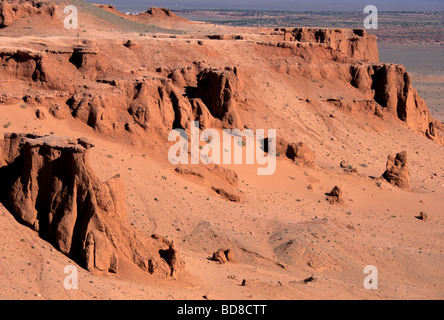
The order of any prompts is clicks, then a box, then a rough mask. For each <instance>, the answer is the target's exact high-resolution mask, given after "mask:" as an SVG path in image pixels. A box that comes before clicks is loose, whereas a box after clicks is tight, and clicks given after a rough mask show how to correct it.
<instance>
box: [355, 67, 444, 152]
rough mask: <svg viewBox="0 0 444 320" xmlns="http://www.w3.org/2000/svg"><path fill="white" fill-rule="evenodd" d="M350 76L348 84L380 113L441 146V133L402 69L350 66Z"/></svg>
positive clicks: (440, 128) (442, 131)
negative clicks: (385, 113)
mask: <svg viewBox="0 0 444 320" xmlns="http://www.w3.org/2000/svg"><path fill="white" fill-rule="evenodd" d="M350 73H351V84H352V85H353V86H354V87H356V88H358V89H360V90H361V91H362V92H363V93H364V94H366V95H368V96H369V97H372V98H373V99H374V100H375V101H376V102H377V103H378V104H379V105H380V106H382V108H383V110H386V111H388V112H389V113H390V114H392V115H393V116H395V117H396V118H398V119H400V120H401V121H403V122H404V123H405V124H406V125H407V126H408V127H409V128H410V129H412V130H414V131H416V132H419V133H421V134H424V135H426V136H427V137H428V138H430V139H432V140H434V141H436V142H438V143H442V141H443V140H444V138H443V137H444V130H443V129H442V126H440V125H439V123H438V122H437V121H436V120H434V119H433V117H432V115H431V113H430V111H429V109H428V108H427V105H426V104H425V102H424V100H423V99H422V98H421V97H420V96H419V95H418V92H417V91H416V90H415V89H414V88H413V86H412V83H411V79H410V76H409V74H408V73H407V72H406V70H405V68H404V66H401V65H395V64H358V65H352V67H351V71H350Z"/></svg>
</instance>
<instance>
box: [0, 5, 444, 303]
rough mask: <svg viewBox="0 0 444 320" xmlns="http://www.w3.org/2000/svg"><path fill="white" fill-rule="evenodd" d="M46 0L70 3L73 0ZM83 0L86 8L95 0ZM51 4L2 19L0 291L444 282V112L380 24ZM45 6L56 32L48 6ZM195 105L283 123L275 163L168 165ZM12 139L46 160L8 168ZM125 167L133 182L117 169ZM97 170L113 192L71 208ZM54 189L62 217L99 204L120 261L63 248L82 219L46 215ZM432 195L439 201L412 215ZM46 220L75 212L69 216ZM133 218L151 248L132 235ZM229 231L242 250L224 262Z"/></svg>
mask: <svg viewBox="0 0 444 320" xmlns="http://www.w3.org/2000/svg"><path fill="white" fill-rule="evenodd" d="M50 3H51V4H53V5H55V10H56V11H55V12H60V10H61V3H59V2H56V1H50ZM79 3H80V2H79ZM80 6H81V8H82V10H85V11H84V12H86V13H87V14H91V15H93V14H95V12H96V11H95V10H101V9H100V8H97V7H95V6H92V7H93V8H94V9H91V7H90V6H88V5H85V4H83V3H82V4H80ZM58 10H59V11H58ZM31 11H32V10H31ZM102 11H103V10H102ZM48 12H49V14H46V15H45V14H44V15H42V14H38V13H37V15H35V16H34V13H32V12H31V17H30V18H29V19H30V21H33V22H32V23H33V24H32V26H33V29H23V26H24V25H23V24H21V23H25V21H20V19H18V20H14V21H12V22H11V23H9V22H8V26H5V27H4V28H1V29H0V39H1V45H0V150H1V152H0V166H1V168H0V170H1V173H2V175H0V176H1V177H2V181H0V183H1V188H0V191H1V193H2V196H4V195H6V196H5V197H3V198H2V200H1V202H2V205H0V227H1V229H2V232H0V243H1V246H0V248H1V249H0V297H1V298H5V299H10V298H12V299H21V298H23V299H56V298H62V299H117V298H120V299H203V296H206V297H207V298H210V299H337V298H340V299H411V298H413V299H427V298H429V299H430V298H431V299H442V298H444V292H443V289H442V288H444V275H443V272H442V261H443V252H442V250H443V247H444V243H443V241H444V237H443V235H444V216H443V215H444V212H443V210H442V208H443V206H444V201H443V199H444V188H443V187H444V170H443V169H444V160H443V159H444V147H443V145H442V144H443V139H442V136H443V125H442V123H440V122H439V121H436V120H435V119H433V118H432V116H431V114H430V112H429V110H428V108H427V106H426V105H425V103H424V101H423V100H422V99H421V97H420V96H419V95H418V93H417V92H416V90H415V89H414V88H413V86H412V85H411V83H410V79H409V75H408V72H407V71H408V70H405V68H404V67H403V66H400V65H394V64H383V63H379V61H378V54H377V47H376V39H375V38H374V37H373V36H371V35H368V34H367V33H365V32H364V31H361V30H344V29H338V30H333V29H309V28H297V29H293V30H288V29H280V28H279V29H265V28H264V29H247V28H245V29H241V28H228V27H224V28H220V29H213V30H212V31H211V32H209V29H205V28H207V27H208V26H203V27H202V29H201V30H200V32H199V31H196V30H198V29H199V26H196V24H194V23H192V24H188V25H189V28H188V29H187V28H186V25H187V24H182V26H184V27H183V29H181V30H182V31H183V33H182V34H177V35H170V34H167V33H163V32H159V33H156V34H151V33H150V34H148V33H145V32H141V31H140V30H139V29H137V28H135V29H131V28H132V27H131V25H128V29H123V28H122V26H120V27H119V30H118V31H117V27H116V26H117V24H113V22H112V21H111V20H109V19H108V20H107V19H105V20H103V21H105V22H106V21H107V22H106V23H109V25H113V26H114V27H110V28H111V29H113V31H111V30H110V29H109V28H107V27H106V28H105V27H104V24H101V23H100V25H99V24H97V23H96V22H94V19H91V24H87V27H88V28H87V27H86V25H85V30H86V32H79V31H66V30H64V29H63V27H60V25H59V24H61V23H62V20H61V17H62V16H60V15H57V14H56V15H55V16H53V15H51V14H50V13H51V12H52V11H51V10H49V11H48ZM103 12H105V11H103ZM107 14H112V13H110V12H107ZM43 17H45V18H44V19H50V20H51V21H52V23H53V26H54V29H53V30H56V31H54V32H52V29H51V30H49V31H48V30H45V28H43V27H42V24H39V22H38V21H40V19H43ZM114 17H115V18H116V17H117V16H116V15H114ZM34 18H35V20H33V19H34ZM115 18H112V19H115ZM117 18H118V17H117ZM118 19H120V18H118ZM113 21H114V20H113ZM128 21H129V20H128ZM93 22H94V23H93ZM125 23H126V22H125ZM130 23H135V22H131V21H130ZM25 26H26V23H25ZM143 26H146V25H143ZM171 28H173V27H171ZM193 121H198V122H199V124H200V126H201V128H204V129H210V128H214V129H216V130H218V132H221V131H222V130H223V129H227V128H231V129H234V128H238V129H241V130H244V129H245V128H250V129H252V130H257V129H276V130H277V135H278V152H279V153H278V157H277V165H276V172H275V173H274V174H273V175H269V176H259V175H258V174H257V173H258V171H257V169H258V167H259V165H247V164H242V165H224V164H220V165H210V166H205V165H203V164H201V165H193V166H191V165H180V166H179V165H172V164H170V163H169V161H168V150H169V148H170V146H172V145H173V143H172V142H169V141H168V133H169V132H170V130H172V129H184V130H186V131H187V132H189V130H190V128H191V123H192V122H193ZM11 133H22V134H28V135H29V134H33V135H34V138H33V139H37V142H35V141H34V142H32V141H28V143H30V146H34V147H32V148H31V149H29V150H31V151H32V150H34V151H35V152H34V153H33V152H29V150H28V149H26V148H28V147H29V146H28V147H26V144H20V143H13V144H11V143H10V141H11V139H10V137H11ZM12 136H14V135H12ZM62 137H70V138H69V139H68V138H62ZM85 138H86V140H85ZM66 139H68V141H73V142H72V143H70V145H71V144H74V145H75V146H76V147H75V149H76V150H77V148H78V150H81V152H82V153H81V155H82V156H81V157H80V159H83V155H84V156H85V157H86V154H87V159H88V161H87V165H86V162H82V161H80V160H78V161H74V162H72V163H74V164H75V165H74V166H70V167H71V168H79V169H78V170H66V172H65V171H63V166H60V167H59V166H56V165H55V164H54V163H53V162H52V161H54V160H56V159H59V157H60V156H63V155H65V156H63V157H68V156H69V157H71V154H70V153H69V152H70V151H69V150H71V149H70V148H71V147H72V145H71V147H70V148H68V151H66V150H65V149H64V148H62V149H61V148H60V144H58V143H57V144H53V143H50V142H51V141H58V142H60V141H65V142H66V141H67V140H66ZM79 139H80V140H79ZM42 141H44V143H43V142H42ZM48 141H49V142H48ZM82 141H83V142H82ZM85 141H87V143H86V144H85ZM80 142H82V144H80ZM77 144H80V146H81V147H79V146H77ZM203 144H204V143H202V145H203ZM92 145H94V147H92V148H90V146H92ZM85 146H86V147H85ZM23 148H24V149H23ZM35 148H36V149H35ZM82 148H83V149H82ZM84 149H87V151H85V150H84ZM246 149H247V146H244V147H243V150H246ZM26 150H28V151H26ZM61 150H62V151H63V150H65V151H63V152H62V151H61ZM402 151H406V153H402ZM20 152H22V154H25V155H26V154H27V153H26V152H29V153H28V158H29V159H31V160H32V161H31V163H33V166H31V167H32V168H38V169H36V170H34V171H33V170H30V171H26V170H22V171H20V170H16V168H17V167H20V166H21V162H20V159H21V158H20V157H21V156H20ZM64 152H68V153H67V154H66V153H64ZM83 152H85V153H83ZM397 154H398V155H397ZM389 156H390V157H389ZM69 157H68V158H69ZM76 157H77V158H76V159H78V156H76ZM11 168H12V169H14V168H15V169H14V170H13V172H20V174H19V175H18V176H14V177H15V178H16V179H14V180H13V182H14V183H12V184H11V183H9V182H10V180H11V179H9V178H8V179H6V180H5V179H3V177H5V175H4V173H5V172H10V171H9V170H10V169H11ZM20 168H21V167H20ZM25 168H27V167H26V166H25ZM50 170H54V171H53V172H54V173H55V174H53V175H51V174H48V172H51V171H50ZM62 171H63V172H62ZM383 174H384V177H385V178H382V176H383ZM116 175H120V178H119V180H121V182H122V185H123V186H121V187H119V188H118V189H115V188H114V187H116V186H114V187H109V184H108V187H109V188H108V187H106V186H107V182H109V181H111V184H113V182H112V181H114V179H113V177H115V176H116ZM6 177H10V175H9V174H8V175H6ZM52 177H54V179H52ZM29 181H32V183H28V184H26V183H27V182H29ZM41 181H49V183H48V184H47V185H50V186H51V187H48V186H44V185H42V184H39V183H40V182H41ZM69 181H71V182H69ZM72 181H75V183H72ZM407 182H408V183H407ZM89 183H91V186H93V187H92V189H91V190H94V192H93V191H91V190H90V191H88V192H86V193H85V194H87V195H91V194H95V195H96V196H97V197H98V198H99V199H103V201H100V200H99V201H97V207H94V205H93V206H92V207H93V208H96V209H94V210H93V211H91V210H88V208H90V206H91V203H92V204H94V203H95V202H94V201H92V202H91V201H86V200H85V199H86V198H87V196H86V198H85V197H83V196H82V197H81V199H82V201H78V202H76V203H81V204H85V203H88V206H86V205H82V206H77V207H76V206H74V205H73V203H74V202H73V201H71V200H69V199H71V198H72V197H73V193H72V192H71V191H66V192H65V193H63V192H62V191H63V190H72V189H70V187H72V185H75V186H77V188H78V190H80V191H81V190H86V189H85V188H86V187H85V186H87V185H89ZM335 186H337V187H338V188H334V187H335ZM82 188H83V189H82ZM88 190H89V189H88ZM103 190H108V191H103ZM113 190H120V191H119V192H117V193H119V194H120V197H121V201H120V200H116V199H120V198H119V197H114V196H113V194H115V193H116V192H114V191H113ZM333 190H334V192H332V191H333ZM80 191H79V194H83V193H82V192H80ZM36 194H37V195H39V194H40V195H41V197H40V198H39V197H38V196H37V197H35V196H34V195H36ZM54 195H58V196H54ZM53 196H54V197H53ZM42 199H43V200H42ZM49 199H51V203H52V204H56V205H57V207H64V206H66V207H67V208H68V210H65V211H63V212H62V214H60V216H59V217H60V221H63V219H64V218H66V219H67V217H70V216H72V214H73V213H76V214H85V212H86V213H88V212H89V214H88V217H93V218H92V220H86V221H94V223H91V224H88V223H87V224H86V225H87V226H90V227H91V228H93V229H94V230H96V229H97V230H99V231H100V232H105V233H106V237H107V239H108V241H109V246H108V248H111V249H110V250H105V251H106V252H111V253H110V255H108V254H106V255H105V258H106V259H105V258H103V256H102V255H100V254H98V256H95V258H94V261H95V262H97V261H98V262H103V261H106V262H110V261H114V260H113V259H112V257H113V254H112V253H115V254H116V255H119V256H122V257H123V258H121V259H119V260H118V261H119V263H118V267H117V269H115V268H114V267H113V265H108V264H106V263H105V267H103V265H102V264H100V263H99V264H93V265H94V266H95V267H93V268H88V265H89V264H88V263H87V261H89V260H82V259H80V258H79V257H80V256H81V255H71V254H70V250H66V248H67V247H69V246H65V245H66V243H67V242H66V239H71V238H70V237H58V236H56V237H55V238H54V237H49V238H48V237H47V235H48V234H46V233H45V234H42V232H41V231H40V224H41V223H42V222H47V221H57V219H55V220H51V219H47V218H45V217H51V216H50V214H51V212H52V211H51V210H52V209H53V208H54V206H46V207H45V206H43V204H45V203H46V201H49ZM66 199H68V200H66ZM64 200H66V201H64ZM67 204H71V205H67ZM6 208H8V209H9V210H7V209H6ZM47 208H49V209H47ZM70 208H71V209H70ZM16 209H20V210H16ZM57 212H59V211H57ZM91 212H94V214H91ZM421 212H422V213H425V214H426V215H427V219H425V220H423V219H418V218H417V217H419V216H420V214H421ZM29 213H33V215H29ZM123 213H124V214H123ZM424 216H425V215H424V214H423V217H424ZM29 217H31V218H32V219H31V220H27V218H29ZM24 218H26V219H24ZM44 219H47V220H44ZM97 221H101V222H102V223H103V225H102V224H100V223H96V222H97ZM36 222H38V223H36ZM50 225H52V226H56V228H59V229H58V230H62V231H66V230H65V229H64V228H65V226H69V225H71V224H69V223H68V224H64V223H54V224H50ZM36 226H39V227H38V228H37V227H36ZM66 228H68V227H66ZM82 230H83V229H82ZM88 230H90V231H91V229H88ZM104 230H105V231H104ZM106 230H108V231H106ZM116 230H117V231H116ZM133 232H134V234H140V241H142V240H141V239H142V238H143V239H146V241H149V243H151V245H152V246H151V247H149V249H152V248H156V249H152V250H151V251H150V250H148V252H144V253H143V254H140V255H139V256H137V255H136V254H134V252H140V250H137V248H138V244H137V243H136V244H134V243H135V242H137V241H135V242H133V241H130V240H128V239H136V240H139V237H133V236H132V235H133ZM61 234H62V235H64V234H65V233H64V232H62V233H61ZM66 234H70V233H66ZM95 234H96V233H93V235H95ZM80 235H82V237H81V239H82V241H79V242H76V243H77V248H79V247H81V246H82V245H85V249H86V248H87V247H88V246H86V245H88V244H89V245H91V243H92V241H90V240H91V238H89V240H88V236H87V233H81V234H78V235H77V237H80ZM128 235H131V236H128ZM152 235H162V236H165V237H160V236H154V237H152ZM115 237H117V238H115ZM120 237H121V238H120ZM99 238H101V237H100V236H99ZM92 239H96V238H94V237H93V238H92ZM113 239H114V240H115V239H123V240H122V242H120V241H118V242H116V241H113ZM61 240H63V241H61ZM126 241H128V242H126ZM143 241H145V240H143ZM99 242H100V240H99ZM99 242H97V243H99ZM95 243H96V242H95V241H94V244H95ZM117 243H123V244H122V247H119V245H118V244H117ZM172 243H174V252H176V250H177V253H178V257H180V258H178V259H176V260H175V261H179V260H180V264H181V265H182V266H183V268H179V269H178V270H179V271H178V272H177V273H174V276H172V273H170V272H169V271H172V269H171V268H170V266H171V263H172V261H173V259H172V258H171V257H172V256H173V255H170V254H166V253H165V252H172V251H171V250H170V249H171V248H170V247H171V246H172ZM63 248H65V250H63ZM128 248H129V249H128ZM219 249H231V253H232V254H233V255H234V257H232V258H234V259H229V261H227V262H226V263H218V262H217V261H213V260H212V259H211V258H212V257H213V253H215V252H217V251H218V250H219ZM97 250H99V249H97ZM160 250H163V251H162V253H160ZM80 252H84V251H80ZM94 252H96V251H94ZM98 252H99V253H100V252H104V251H100V250H99V251H98ZM231 253H230V255H231ZM86 256H88V255H86ZM90 256H91V255H90ZM134 257H139V258H140V257H142V258H143V259H142V258H140V259H134ZM145 257H151V263H150V262H149V261H150V259H148V258H146V259H144V258H145ZM102 258H103V259H102ZM110 259H111V260H110ZM181 261H183V262H184V264H182V263H181ZM178 263H179V262H178ZM68 265H75V266H77V268H78V270H79V288H78V290H66V289H65V288H64V286H63V283H64V279H65V277H66V274H65V273H64V268H65V267H66V266H68ZM368 265H374V266H376V267H377V268H378V271H379V283H378V284H379V288H378V289H377V290H367V289H365V288H364V286H363V281H364V278H365V276H366V274H364V268H365V267H366V266H368ZM144 266H145V268H144ZM153 266H158V267H159V268H158V269H156V268H153ZM97 267H98V268H97ZM87 269H90V271H88V270H87ZM153 270H159V272H158V273H156V272H154V271H153ZM165 270H166V273H165ZM108 271H111V272H108ZM147 271H148V272H147ZM151 271H153V272H151ZM310 277H312V279H310V281H304V280H305V279H309V278H310ZM244 280H245V281H244Z"/></svg>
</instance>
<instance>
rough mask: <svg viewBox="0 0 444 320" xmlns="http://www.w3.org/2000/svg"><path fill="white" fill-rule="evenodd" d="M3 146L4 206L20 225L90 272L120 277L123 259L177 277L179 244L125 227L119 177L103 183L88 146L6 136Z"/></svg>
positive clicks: (61, 140)
mask: <svg viewBox="0 0 444 320" xmlns="http://www.w3.org/2000/svg"><path fill="white" fill-rule="evenodd" d="M0 142H1V141H0ZM0 146H1V147H2V148H0V149H2V152H1V155H2V157H1V158H2V160H3V163H4V164H5V165H4V166H2V167H1V168H0V180H1V188H0V201H1V202H2V203H3V204H4V206H5V207H6V208H7V209H8V210H9V211H10V212H11V213H12V214H13V215H14V217H15V218H16V219H17V221H19V222H20V223H23V224H24V225H26V226H28V227H30V228H33V229H34V230H35V231H36V232H38V233H39V235H40V237H42V238H43V239H45V240H47V241H48V242H50V243H52V244H53V245H54V246H55V247H56V248H57V249H58V250H60V251H61V252H62V253H64V254H65V255H67V256H69V257H71V258H72V259H73V260H75V261H76V262H77V263H78V264H79V265H81V266H83V267H85V268H86V269H88V270H90V271H102V272H117V271H118V265H119V263H120V262H122V261H124V260H125V261H126V262H129V263H133V264H135V265H137V266H139V267H140V268H141V269H143V270H145V271H147V272H149V273H151V274H155V275H158V276H160V277H165V278H167V277H171V276H176V274H177V272H178V271H179V269H180V268H181V267H182V265H183V263H182V261H181V260H180V259H179V257H178V253H177V250H176V248H175V247H174V244H173V243H172V242H169V241H168V240H166V239H164V238H162V237H159V236H156V237H146V236H144V235H141V234H139V233H138V232H137V230H135V229H134V228H132V227H130V226H128V225H127V222H126V211H125V190H124V187H123V184H122V181H121V179H120V176H115V177H113V178H111V179H110V180H108V181H106V182H102V181H100V180H99V179H98V178H97V177H96V176H95V175H94V173H93V172H92V170H91V169H90V167H89V165H88V158H87V155H88V153H87V150H88V149H90V148H91V147H93V144H92V143H91V142H90V141H88V140H87V139H82V138H80V139H71V138H62V137H54V136H44V137H39V136H35V135H19V134H8V135H5V137H4V140H3V141H2V143H0Z"/></svg>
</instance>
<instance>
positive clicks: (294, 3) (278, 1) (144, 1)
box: [87, 0, 444, 11]
mask: <svg viewBox="0 0 444 320" xmlns="http://www.w3.org/2000/svg"><path fill="white" fill-rule="evenodd" d="M87 1H89V2H92V3H102V4H112V5H115V6H116V8H117V9H118V10H121V11H144V10H146V9H148V8H149V7H165V8H169V9H271V10H295V11H299V10H300V11H311V10H313V11H315V10H316V11H363V9H364V7H365V6H367V5H369V4H372V5H375V6H376V7H377V8H378V10H379V11H444V0H391V1H388V0H308V1H301V0H207V1H204V0H163V1H162V0H160V1H149V0H87Z"/></svg>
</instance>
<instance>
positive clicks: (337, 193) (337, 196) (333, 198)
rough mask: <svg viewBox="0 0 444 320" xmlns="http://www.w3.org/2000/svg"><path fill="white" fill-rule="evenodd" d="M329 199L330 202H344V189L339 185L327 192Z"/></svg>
mask: <svg viewBox="0 0 444 320" xmlns="http://www.w3.org/2000/svg"><path fill="white" fill-rule="evenodd" d="M327 201H328V202H330V204H335V203H338V204H341V203H343V202H344V201H343V199H342V190H341V189H340V188H339V187H338V186H335V187H334V188H333V189H332V190H331V191H330V192H329V193H327Z"/></svg>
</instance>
